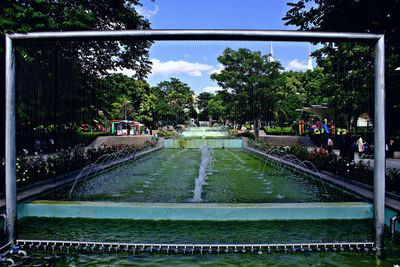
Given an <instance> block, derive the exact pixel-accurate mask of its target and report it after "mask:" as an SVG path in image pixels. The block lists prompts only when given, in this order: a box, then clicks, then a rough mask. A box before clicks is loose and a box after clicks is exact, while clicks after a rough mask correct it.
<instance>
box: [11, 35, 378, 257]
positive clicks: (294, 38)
mask: <svg viewBox="0 0 400 267" xmlns="http://www.w3.org/2000/svg"><path fill="white" fill-rule="evenodd" d="M5 39H6V60H5V64H6V65H5V66H6V85H5V93H6V106H5V107H6V117H5V122H6V123H5V131H6V134H5V137H6V140H5V141H6V144H5V182H6V186H5V189H6V192H5V193H6V219H5V224H6V229H7V230H6V232H7V239H8V241H9V242H10V243H11V244H16V220H17V191H16V188H17V186H16V127H15V126H16V92H15V91H16V86H15V85H16V81H15V80H16V75H15V74H16V61H15V55H16V50H15V47H16V45H18V44H20V43H23V42H26V41H29V42H35V41H38V42H43V41H108V40H137V41H144V40H147V41H180V40H188V41H291V42H301V41H302V42H359V43H370V44H375V89H374V92H375V100H374V101H375V102H374V105H375V116H374V132H375V137H374V144H375V149H374V159H375V160H374V183H373V187H374V201H373V205H374V225H375V245H376V249H377V251H378V253H379V252H380V251H381V250H383V235H384V226H385V45H384V43H385V37H384V35H383V34H372V33H336V32H305V31H274V30H124V31H71V32H32V33H26V34H23V33H13V34H7V35H6V36H5Z"/></svg>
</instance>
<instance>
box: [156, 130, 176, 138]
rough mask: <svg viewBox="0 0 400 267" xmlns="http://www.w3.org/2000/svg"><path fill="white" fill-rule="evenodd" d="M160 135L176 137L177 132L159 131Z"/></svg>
mask: <svg viewBox="0 0 400 267" xmlns="http://www.w3.org/2000/svg"><path fill="white" fill-rule="evenodd" d="M157 135H158V136H159V137H167V138H168V137H175V136H176V133H175V132H174V131H159V132H158V133H157Z"/></svg>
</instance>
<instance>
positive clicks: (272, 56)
mask: <svg viewBox="0 0 400 267" xmlns="http://www.w3.org/2000/svg"><path fill="white" fill-rule="evenodd" d="M274 61H275V59H274V50H273V49H272V43H271V51H270V52H269V62H274Z"/></svg>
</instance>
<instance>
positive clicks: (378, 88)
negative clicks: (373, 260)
mask: <svg viewBox="0 0 400 267" xmlns="http://www.w3.org/2000/svg"><path fill="white" fill-rule="evenodd" d="M374 123H375V126H374V132H375V138H374V145H375V146H374V220H375V243H376V248H377V255H378V256H379V255H380V254H381V253H382V251H383V245H384V244H383V237H384V227H385V172H386V166H385V39H384V37H381V38H380V39H379V40H378V42H377V43H376V45H375V119H374Z"/></svg>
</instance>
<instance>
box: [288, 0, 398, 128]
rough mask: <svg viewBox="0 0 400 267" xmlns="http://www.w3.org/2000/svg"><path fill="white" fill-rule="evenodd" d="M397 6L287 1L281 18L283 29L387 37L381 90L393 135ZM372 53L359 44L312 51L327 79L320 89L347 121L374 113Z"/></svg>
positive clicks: (322, 0)
mask: <svg viewBox="0 0 400 267" xmlns="http://www.w3.org/2000/svg"><path fill="white" fill-rule="evenodd" d="M399 4H400V3H399V1H398V0H396V1H375V0H363V1H358V0H348V1H337V0H297V1H293V2H291V3H288V5H289V7H290V9H289V10H288V11H287V12H286V16H285V17H284V18H283V20H284V21H285V24H286V25H294V26H297V27H298V28H299V29H300V30H310V31H327V32H330V31H332V32H368V33H369V32H373V33H385V52H386V53H385V63H386V67H385V69H386V77H385V88H386V94H387V95H388V96H390V97H388V98H387V101H386V107H387V111H386V114H387V118H386V120H387V121H388V122H389V123H388V125H387V128H388V132H389V133H392V134H398V133H399V125H398V123H391V122H395V121H397V120H396V119H397V118H398V117H399V116H400V106H399V105H398V103H400V91H399V90H398V85H399V84H400V75H399V74H398V73H397V72H396V71H395V69H396V68H397V67H398V66H400V52H399V51H400V23H399V17H400V9H399ZM355 14H362V16H359V15H355ZM338 18H340V19H338ZM373 49H374V48H373V47H372V46H367V45H360V44H350V43H342V44H335V45H333V44H324V45H323V47H322V48H321V49H319V50H317V51H316V53H314V54H315V56H316V58H317V63H318V65H319V66H321V67H323V68H324V73H325V74H327V75H328V77H327V79H328V81H331V82H330V83H328V85H329V86H327V87H325V88H324V89H326V90H327V92H328V94H330V95H331V96H332V99H331V102H334V103H337V105H338V111H339V112H342V113H345V114H348V118H347V121H348V123H349V121H350V118H349V117H351V116H352V117H354V118H356V117H357V116H358V114H360V113H362V112H365V111H367V110H368V107H369V109H370V110H371V113H372V110H373V107H372V104H373V101H371V100H370V99H369V98H371V97H372V93H373V91H372V89H371V87H372V86H373V82H372V79H373V72H372V71H373V66H374V62H373ZM369 95H370V97H368V96H369Z"/></svg>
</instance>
